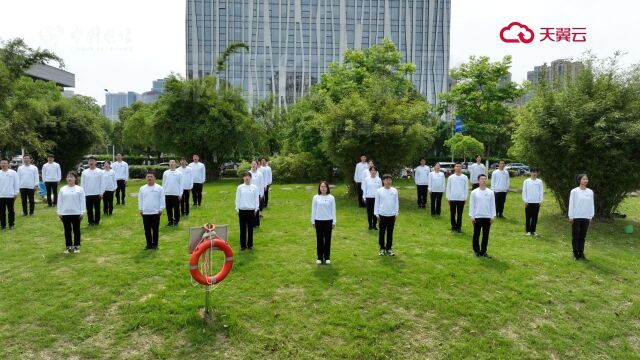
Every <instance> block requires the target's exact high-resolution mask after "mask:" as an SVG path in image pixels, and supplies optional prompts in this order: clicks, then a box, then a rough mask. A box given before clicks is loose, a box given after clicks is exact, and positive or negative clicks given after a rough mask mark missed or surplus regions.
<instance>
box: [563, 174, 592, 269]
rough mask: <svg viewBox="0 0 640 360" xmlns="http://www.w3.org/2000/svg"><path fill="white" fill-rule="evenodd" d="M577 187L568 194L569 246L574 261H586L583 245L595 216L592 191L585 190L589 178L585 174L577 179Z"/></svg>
mask: <svg viewBox="0 0 640 360" xmlns="http://www.w3.org/2000/svg"><path fill="white" fill-rule="evenodd" d="M576 180H577V182H578V187H576V188H575V189H573V190H571V193H570V194H569V209H568V213H569V214H568V215H569V221H571V245H572V246H573V257H574V258H575V259H576V260H586V259H587V258H586V257H585V256H584V243H585V240H586V238H587V230H588V229H589V224H590V223H591V219H593V216H594V215H595V206H594V196H593V190H591V189H589V188H587V185H589V178H588V177H587V174H580V175H578V177H577V179H576Z"/></svg>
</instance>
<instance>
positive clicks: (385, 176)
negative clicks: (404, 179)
mask: <svg viewBox="0 0 640 360" xmlns="http://www.w3.org/2000/svg"><path fill="white" fill-rule="evenodd" d="M386 179H392V178H391V175H390V174H384V175H382V181H385V180H386Z"/></svg>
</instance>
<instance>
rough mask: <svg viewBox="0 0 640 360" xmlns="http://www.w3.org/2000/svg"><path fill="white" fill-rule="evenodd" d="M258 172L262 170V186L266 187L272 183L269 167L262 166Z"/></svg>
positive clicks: (271, 173)
mask: <svg viewBox="0 0 640 360" xmlns="http://www.w3.org/2000/svg"><path fill="white" fill-rule="evenodd" d="M260 170H262V176H264V186H265V187H267V186H269V185H271V183H272V182H273V172H272V171H271V166H269V165H266V166H262V167H260Z"/></svg>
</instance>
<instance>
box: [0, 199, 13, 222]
mask: <svg viewBox="0 0 640 360" xmlns="http://www.w3.org/2000/svg"><path fill="white" fill-rule="evenodd" d="M15 200H16V199H15V198H0V227H1V228H3V229H5V228H6V227H7V215H8V217H9V226H13V225H14V224H15V221H16V211H15V209H14V205H15Z"/></svg>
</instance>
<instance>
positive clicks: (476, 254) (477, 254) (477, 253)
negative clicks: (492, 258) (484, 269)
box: [473, 252, 481, 257]
mask: <svg viewBox="0 0 640 360" xmlns="http://www.w3.org/2000/svg"><path fill="white" fill-rule="evenodd" d="M473 254H474V255H475V256H476V257H480V256H481V255H480V253H479V252H474V253H473Z"/></svg>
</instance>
